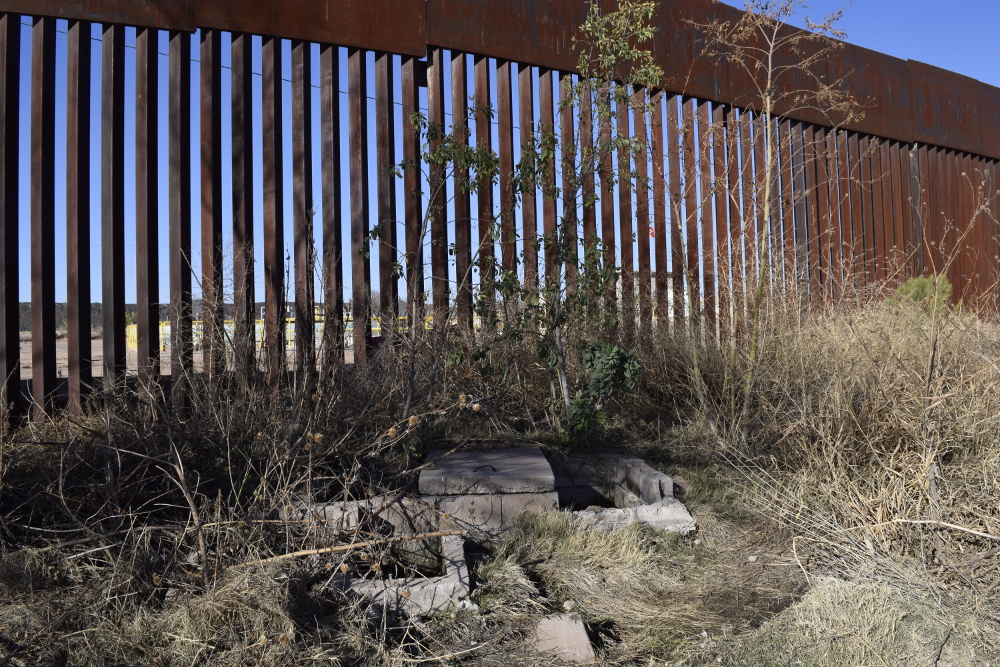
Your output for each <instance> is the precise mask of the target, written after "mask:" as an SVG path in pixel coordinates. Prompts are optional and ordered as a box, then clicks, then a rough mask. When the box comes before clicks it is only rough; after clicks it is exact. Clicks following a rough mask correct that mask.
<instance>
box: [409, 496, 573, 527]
mask: <svg viewBox="0 0 1000 667" xmlns="http://www.w3.org/2000/svg"><path fill="white" fill-rule="evenodd" d="M424 500H425V501H427V502H432V503H433V504H434V506H435V507H436V508H437V511H438V513H439V517H440V521H439V524H438V525H439V528H440V529H442V530H453V529H458V530H473V531H476V532H482V533H498V532H501V531H504V530H507V529H508V528H511V527H512V526H513V525H514V522H515V521H516V520H517V517H518V516H519V515H520V514H523V513H524V512H546V511H553V510H556V509H558V507H559V494H557V493H556V492H555V491H552V492H549V493H512V494H503V493H495V494H482V495H475V496H424Z"/></svg>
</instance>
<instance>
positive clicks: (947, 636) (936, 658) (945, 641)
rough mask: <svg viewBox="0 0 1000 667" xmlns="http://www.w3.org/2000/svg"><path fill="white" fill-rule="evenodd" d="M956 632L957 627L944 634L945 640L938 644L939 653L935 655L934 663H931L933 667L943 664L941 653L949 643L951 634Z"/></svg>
mask: <svg viewBox="0 0 1000 667" xmlns="http://www.w3.org/2000/svg"><path fill="white" fill-rule="evenodd" d="M954 631H955V626H954V625H953V626H951V627H950V628H948V632H946V633H945V634H944V639H942V640H941V643H940V644H938V649H937V653H935V654H934V662H933V663H931V664H932V666H933V667H937V664H938V663H939V662H941V652H942V651H943V650H944V645H945V644H947V643H948V638H949V637H951V633H952V632H954Z"/></svg>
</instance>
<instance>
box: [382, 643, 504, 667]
mask: <svg viewBox="0 0 1000 667" xmlns="http://www.w3.org/2000/svg"><path fill="white" fill-rule="evenodd" d="M488 644H489V642H483V643H482V644H477V645H475V646H473V647H472V648H467V649H465V650H464V651H455V652H454V653H447V654H445V655H441V656H437V655H434V656H431V657H429V658H401V660H402V661H403V662H408V663H410V664H418V663H422V662H445V663H447V662H449V661H450V660H452V659H454V658H455V657H456V656H459V655H465V654H466V653H472V652H473V651H478V650H480V649H481V648H483V647H484V646H487V645H488Z"/></svg>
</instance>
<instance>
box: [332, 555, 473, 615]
mask: <svg viewBox="0 0 1000 667" xmlns="http://www.w3.org/2000/svg"><path fill="white" fill-rule="evenodd" d="M441 549H442V553H443V554H444V556H443V558H444V571H445V574H444V576H441V577H407V578H405V579H402V578H397V579H376V580H368V579H357V578H353V577H352V578H351V579H350V581H349V583H348V588H349V589H350V590H351V591H353V592H354V593H357V594H358V595H362V596H364V597H366V598H368V599H369V600H371V601H372V602H373V603H375V604H377V605H379V606H381V607H382V608H383V609H385V610H387V611H391V612H394V613H405V614H407V615H409V616H414V615H421V614H433V613H436V612H442V611H447V610H450V609H454V608H458V609H472V608H474V607H475V605H474V604H472V603H471V602H470V601H469V600H468V597H469V591H470V588H469V567H468V564H467V563H466V560H465V540H464V538H463V537H462V536H460V535H448V536H445V537H442V538H441Z"/></svg>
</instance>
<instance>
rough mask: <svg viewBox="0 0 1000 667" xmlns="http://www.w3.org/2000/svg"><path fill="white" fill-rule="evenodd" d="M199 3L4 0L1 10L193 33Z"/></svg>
mask: <svg viewBox="0 0 1000 667" xmlns="http://www.w3.org/2000/svg"><path fill="white" fill-rule="evenodd" d="M200 1H201V4H210V0H200ZM198 4H199V0H3V9H2V11H7V12H19V13H22V14H33V15H35V16H51V17H53V18H59V19H79V20H83V21H91V22H93V23H104V24H110V23H118V24H120V25H137V26H146V27H151V28H161V29H163V30H182V31H185V32H194V30H195V28H196V27H197V25H198V22H197V17H196V11H195V10H196V9H197V6H198Z"/></svg>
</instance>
